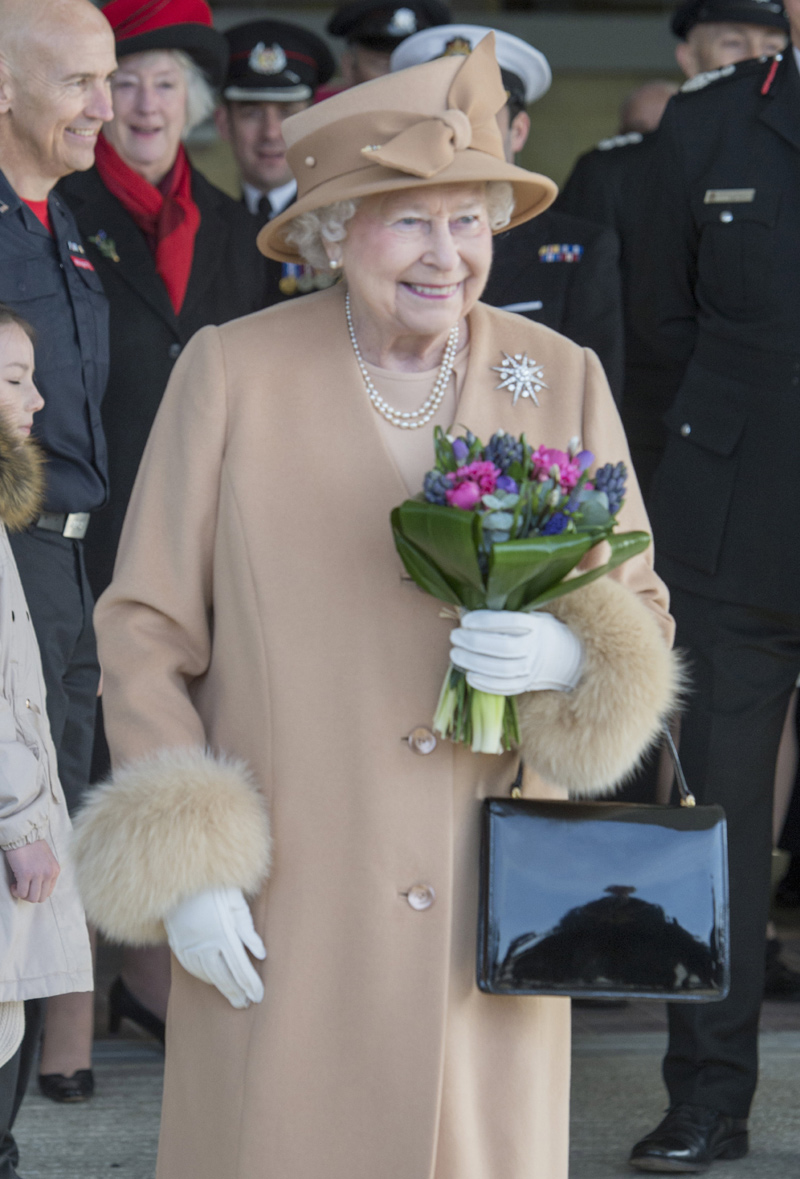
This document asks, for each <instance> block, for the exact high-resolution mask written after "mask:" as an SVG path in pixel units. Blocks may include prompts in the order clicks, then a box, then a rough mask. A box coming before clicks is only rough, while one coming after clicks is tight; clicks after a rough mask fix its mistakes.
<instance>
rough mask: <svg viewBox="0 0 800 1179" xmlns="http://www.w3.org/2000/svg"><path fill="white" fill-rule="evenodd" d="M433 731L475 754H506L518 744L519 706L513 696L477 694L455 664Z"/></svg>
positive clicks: (451, 667)
mask: <svg viewBox="0 0 800 1179" xmlns="http://www.w3.org/2000/svg"><path fill="white" fill-rule="evenodd" d="M433 730H434V732H435V733H438V734H439V735H440V736H442V737H449V738H450V740H452V741H455V742H456V743H457V744H464V745H470V746H471V747H472V751H473V753H503V752H504V751H506V750H509V749H514V748H515V747H516V746H517V745H518V744H519V720H518V714H517V702H516V699H515V698H514V697H513V696H493V695H491V694H490V693H489V692H478V691H476V690H475V689H474V688H471V687H470V686H469V684H468V683H467V678H466V676H465V675H464V672H463V671H460V670H459V669H458V668H457V667H453V666H452V664H451V665H450V667H449V668H448V669H447V675H446V676H445V678H444V683H443V684H442V690H441V692H440V693H439V703H438V704H437V706H436V715H435V716H434V718H433Z"/></svg>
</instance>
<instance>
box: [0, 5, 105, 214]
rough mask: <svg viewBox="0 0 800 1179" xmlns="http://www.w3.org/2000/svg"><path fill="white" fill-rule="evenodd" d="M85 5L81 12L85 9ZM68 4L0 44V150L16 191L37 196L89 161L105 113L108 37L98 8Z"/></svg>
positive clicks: (92, 155)
mask: <svg viewBox="0 0 800 1179" xmlns="http://www.w3.org/2000/svg"><path fill="white" fill-rule="evenodd" d="M86 9H88V12H87V11H86ZM86 9H84V8H83V6H80V7H78V8H77V9H76V10H75V11H74V13H73V16H74V20H72V21H67V20H65V19H62V18H63V16H64V11H72V10H71V6H69V5H67V6H63V5H60V6H58V5H57V6H56V10H55V14H54V16H53V19H52V22H49V21H48V19H47V17H46V16H43V17H42V19H41V20H40V21H39V22H37V23H35V24H33V25H32V26H30V27H27V28H24V29H22V30H20V31H19V32H18V34H17V35H16V36H14V37H12V38H10V39H9V40H8V41H7V42H5V43H4V44H3V56H2V60H0V153H1V154H2V159H3V170H4V172H5V173H6V176H7V177H8V179H9V181H10V183H11V184H12V185H13V187H14V189H15V191H16V192H17V193H18V195H19V196H22V197H27V198H28V199H29V200H44V199H45V198H46V197H47V195H48V193H49V191H50V189H51V188H52V187H53V185H54V184H55V183H56V182H57V181H58V180H60V179H61V177H62V176H68V175H69V174H70V172H82V171H85V170H86V169H87V168H91V166H92V164H93V163H94V149H95V144H96V143H97V136H98V134H99V133H100V129H101V127H102V126H103V123H104V122H107V121H108V120H109V119H110V118H111V116H112V110H111V102H110V77H111V75H112V73H113V72H114V70H115V68H116V59H115V55H114V37H113V34H112V32H111V29H110V27H109V25H108V22H107V21H106V20H105V19H104V18H103V17H102V15H101V14H100V13H99V12H98V11H97V9H94V8H91V6H89V5H86Z"/></svg>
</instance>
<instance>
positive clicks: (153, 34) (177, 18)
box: [103, 0, 228, 86]
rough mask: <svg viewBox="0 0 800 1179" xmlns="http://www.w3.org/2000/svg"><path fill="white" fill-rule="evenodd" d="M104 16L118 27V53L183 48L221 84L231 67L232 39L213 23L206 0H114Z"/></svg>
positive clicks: (107, 7) (122, 55)
mask: <svg viewBox="0 0 800 1179" xmlns="http://www.w3.org/2000/svg"><path fill="white" fill-rule="evenodd" d="M103 16H104V17H105V18H106V20H107V21H108V23H109V24H110V25H111V28H112V29H113V30H114V37H115V38H116V42H117V57H127V56H128V55H129V54H131V53H145V52H146V51H147V50H149V49H182V50H183V51H184V53H188V54H189V56H190V57H191V58H193V59H194V61H196V62H197V64H198V65H199V66H200V68H201V69H202V70H203V71H204V73H205V74H206V75H207V77H208V80H209V81H210V82H211V84H212V85H213V86H221V85H222V82H223V80H224V78H225V74H226V73H227V69H228V42H227V41H226V40H225V38H224V37H223V35H222V33H218V32H217V31H216V29H215V28H214V27H213V17H212V15H211V9H210V8H209V7H208V5H207V4H206V3H205V0H111V2H110V3H109V4H106V6H105V7H104V8H103Z"/></svg>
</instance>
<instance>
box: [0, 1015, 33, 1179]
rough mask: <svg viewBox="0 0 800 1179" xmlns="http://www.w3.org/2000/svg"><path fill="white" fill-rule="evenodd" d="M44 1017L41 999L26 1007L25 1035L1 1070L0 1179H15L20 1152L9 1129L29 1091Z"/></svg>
mask: <svg viewBox="0 0 800 1179" xmlns="http://www.w3.org/2000/svg"><path fill="white" fill-rule="evenodd" d="M43 1014H44V1000H43V999H29V1000H28V1002H27V1003H26V1004H25V1035H24V1037H23V1040H22V1043H21V1044H20V1046H19V1048H18V1049H17V1051H16V1052H15V1054H14V1055H13V1056H12V1057H11V1059H10V1060H9V1061H6V1063H5V1064H4V1065H3V1067H2V1068H0V1179H17V1170H16V1168H17V1164H18V1163H19V1151H18V1150H17V1144H16V1142H15V1141H14V1136H13V1134H12V1133H11V1129H12V1127H13V1125H14V1121H15V1119H16V1116H17V1114H18V1113H19V1107H20V1106H21V1105H22V1099H23V1097H24V1096H25V1092H26V1090H27V1088H28V1082H29V1081H30V1078H31V1072H32V1071H33V1066H34V1063H35V1061H36V1053H37V1049H38V1047H39V1036H40V1034H41V1030H42V1017H43Z"/></svg>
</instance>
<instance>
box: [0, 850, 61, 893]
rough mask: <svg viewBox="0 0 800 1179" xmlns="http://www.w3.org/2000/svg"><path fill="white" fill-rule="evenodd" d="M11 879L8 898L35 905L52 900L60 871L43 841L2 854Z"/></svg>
mask: <svg viewBox="0 0 800 1179" xmlns="http://www.w3.org/2000/svg"><path fill="white" fill-rule="evenodd" d="M4 854H5V857H6V859H7V860H8V866H9V868H10V869H11V871H12V873H13V875H14V883H13V884H12V885H11V895H12V896H15V897H17V898H18V899H19V900H21V901H30V903H31V904H33V905H35V904H37V903H38V902H39V901H46V900H47V898H48V897H50V896H52V894H53V889H54V888H55V886H56V881H57V880H58V876H59V873H60V871H61V869H60V868H59V866H58V860H57V859H56V857H55V856H54V855H53V853H52V851H51V850H50V844H49V843H47V842H46V841H45V840H44V839H37V840H36V842H35V843H26V844H25V845H24V846H23V847H15V848H12V850H11V851H7V852H5V853H4Z"/></svg>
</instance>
